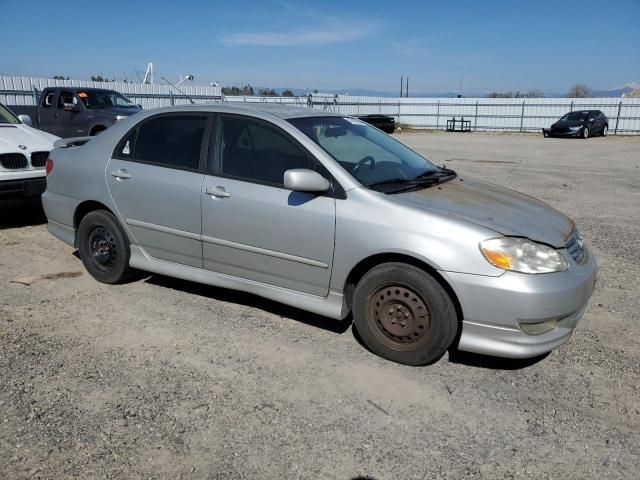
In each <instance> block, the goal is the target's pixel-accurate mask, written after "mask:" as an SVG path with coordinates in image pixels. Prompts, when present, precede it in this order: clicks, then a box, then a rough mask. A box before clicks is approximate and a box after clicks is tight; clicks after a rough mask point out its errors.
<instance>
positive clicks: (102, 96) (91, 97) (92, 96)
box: [78, 90, 138, 109]
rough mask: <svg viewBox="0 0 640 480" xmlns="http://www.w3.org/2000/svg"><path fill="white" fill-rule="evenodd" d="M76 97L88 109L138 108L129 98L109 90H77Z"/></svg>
mask: <svg viewBox="0 0 640 480" xmlns="http://www.w3.org/2000/svg"><path fill="white" fill-rule="evenodd" d="M78 97H80V100H82V103H84V106H85V107H87V108H89V109H93V108H113V107H119V108H138V106H137V105H135V104H134V103H132V102H131V100H129V99H128V98H127V97H125V96H124V95H121V94H119V93H118V92H113V91H109V90H103V91H101V90H88V91H79V92H78Z"/></svg>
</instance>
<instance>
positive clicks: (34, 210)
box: [0, 198, 47, 230]
mask: <svg viewBox="0 0 640 480" xmlns="http://www.w3.org/2000/svg"><path fill="white" fill-rule="evenodd" d="M43 223H47V217H46V215H45V214H44V210H43V209H42V203H41V202H40V198H37V199H30V200H24V201H20V202H12V203H11V204H9V205H3V206H1V207H0V230H6V229H9V228H20V227H30V226H33V225H42V224H43Z"/></svg>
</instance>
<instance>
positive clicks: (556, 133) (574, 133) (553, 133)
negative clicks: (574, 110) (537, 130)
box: [542, 128, 582, 137]
mask: <svg viewBox="0 0 640 480" xmlns="http://www.w3.org/2000/svg"><path fill="white" fill-rule="evenodd" d="M542 133H543V134H544V136H546V137H579V136H580V135H581V134H582V129H579V130H553V129H551V128H543V129H542Z"/></svg>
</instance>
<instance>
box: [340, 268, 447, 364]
mask: <svg viewBox="0 0 640 480" xmlns="http://www.w3.org/2000/svg"><path fill="white" fill-rule="evenodd" d="M353 317H354V326H355V329H356V331H357V332H358V334H359V335H360V338H361V339H362V341H363V342H364V344H365V345H366V346H367V347H368V348H369V349H370V350H371V351H372V352H373V353H375V354H377V355H379V356H380V357H382V358H386V359H387V360H391V361H393V362H397V363H401V364H404V365H426V364H429V363H432V362H434V361H436V360H438V359H439V358H440V357H441V356H442V355H443V354H444V353H445V352H446V351H447V349H448V348H449V346H450V345H451V344H452V343H453V341H454V339H455V338H456V335H457V333H458V317H457V314H456V310H455V307H454V305H453V302H452V301H451V298H450V297H449V294H448V293H447V292H446V290H445V289H444V288H443V287H442V285H440V283H438V281H437V280H436V279H435V278H433V277H432V276H431V275H429V274H428V273H426V272H425V271H423V270H421V269H419V268H417V267H414V266H412V265H407V264H404V263H385V264H382V265H379V266H377V267H375V268H373V269H371V270H370V271H369V272H367V273H366V274H365V275H364V276H363V277H362V279H361V280H360V281H359V282H358V285H357V286H356V288H355V291H354V296H353Z"/></svg>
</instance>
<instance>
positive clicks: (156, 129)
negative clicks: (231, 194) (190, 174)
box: [113, 115, 208, 171]
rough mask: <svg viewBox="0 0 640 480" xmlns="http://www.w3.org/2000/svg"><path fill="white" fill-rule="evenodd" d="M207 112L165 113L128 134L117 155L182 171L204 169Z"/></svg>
mask: <svg viewBox="0 0 640 480" xmlns="http://www.w3.org/2000/svg"><path fill="white" fill-rule="evenodd" d="M207 120H208V116H207V115H162V116H159V117H155V118H151V119H149V120H146V121H143V122H142V123H141V124H140V125H139V126H138V127H136V128H135V129H133V130H131V131H130V132H129V133H127V135H125V136H124V137H123V138H122V140H120V142H118V145H117V146H116V148H115V150H114V151H113V157H114V158H118V159H121V160H132V161H136V162H139V163H149V164H152V165H158V166H162V167H169V168H175V169H180V170H191V171H199V170H200V151H201V148H202V140H203V137H204V132H205V129H206V126H207Z"/></svg>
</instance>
